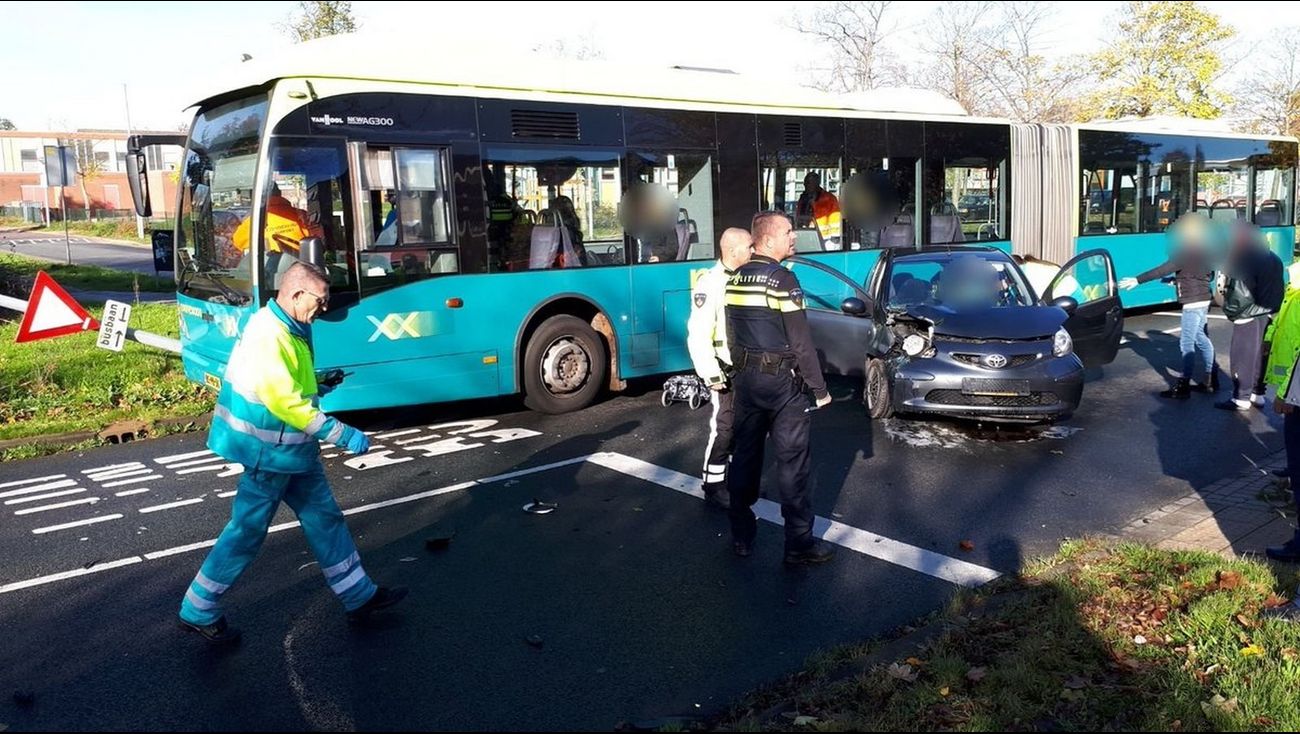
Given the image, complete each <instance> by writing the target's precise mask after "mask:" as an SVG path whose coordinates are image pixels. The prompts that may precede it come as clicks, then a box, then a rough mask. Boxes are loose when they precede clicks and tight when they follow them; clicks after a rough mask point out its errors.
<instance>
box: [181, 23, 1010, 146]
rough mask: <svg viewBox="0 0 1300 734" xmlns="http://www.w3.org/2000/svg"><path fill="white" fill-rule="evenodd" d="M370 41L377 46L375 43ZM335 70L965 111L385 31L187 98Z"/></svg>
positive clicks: (462, 90)
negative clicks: (491, 49) (491, 50)
mask: <svg viewBox="0 0 1300 734" xmlns="http://www.w3.org/2000/svg"><path fill="white" fill-rule="evenodd" d="M377 50H378V52H377ZM292 78H308V79H311V78H335V79H354V80H372V81H382V82H392V83H414V84H434V85H438V86H442V87H448V88H450V89H449V93H452V94H466V92H467V91H469V90H475V91H474V92H473V93H476V94H480V95H483V96H490V92H491V91H492V90H497V91H509V92H511V93H512V94H518V93H520V92H533V93H540V94H547V95H553V94H565V95H573V96H574V97H593V98H621V99H625V100H627V101H628V102H630V103H635V100H645V101H649V100H653V101H659V102H668V101H671V102H677V103H681V104H682V106H683V107H688V108H689V107H691V106H693V105H712V106H719V105H720V106H736V107H761V108H772V109H773V110H777V111H786V112H800V111H802V112H814V113H816V112H820V113H822V114H827V113H833V112H844V111H857V112H870V113H878V114H884V115H887V116H892V117H900V118H904V119H915V118H918V117H920V118H929V119H934V118H938V119H961V120H964V121H972V122H974V121H983V122H998V123H1003V124H1007V123H1008V121H1007V120H1001V119H988V118H985V119H979V120H977V119H976V118H971V117H970V116H969V115H968V114H967V112H966V110H965V109H963V108H962V107H961V105H959V104H957V103H956V102H954V101H952V100H949V99H946V98H945V97H943V96H942V95H940V94H937V93H935V92H931V91H928V90H875V91H873V92H871V93H859V94H855V95H836V94H831V93H827V92H821V91H818V90H815V89H809V88H805V87H797V86H791V85H786V84H781V83H773V82H772V81H771V80H768V79H765V78H762V77H757V76H746V75H742V74H736V73H734V72H730V71H727V70H720V69H702V68H696V67H686V66H676V67H654V66H628V65H623V64H614V63H610V62H605V61H568V60H556V59H548V58H545V57H542V56H539V55H535V54H530V55H522V56H519V55H516V56H509V55H506V54H502V53H495V54H487V53H485V52H484V50H483V49H481V48H477V47H469V46H462V47H460V48H459V49H457V48H456V47H454V46H451V47H449V46H448V45H447V44H445V43H443V42H442V41H440V42H438V43H429V41H428V39H427V38H425V39H421V40H420V41H419V42H410V43H407V42H404V41H403V40H402V37H401V36H400V35H396V36H395V35H394V34H393V33H383V34H376V33H353V34H346V35H340V36H332V37H329V38H321V39H317V40H314V41H307V42H304V43H300V44H295V45H293V46H289V47H286V48H284V49H281V50H277V51H272V52H269V53H265V54H261V55H258V56H256V57H253V58H251V59H249V60H246V61H244V62H242V63H237V64H235V65H234V66H233V67H232V68H230V69H229V70H228V73H227V74H224V75H223V74H221V73H220V71H218V73H217V74H214V75H213V78H212V80H211V83H212V84H213V85H214V86H213V87H212V88H209V89H208V90H207V91H206V93H205V94H204V95H203V96H202V97H200V98H199V100H198V101H197V102H196V103H195V104H198V105H201V104H202V103H203V102H205V101H207V100H209V99H213V98H216V97H220V96H225V95H226V94H227V93H229V92H232V91H235V90H239V89H247V88H252V87H259V86H262V85H264V84H268V83H270V82H273V81H275V80H278V79H292Z"/></svg>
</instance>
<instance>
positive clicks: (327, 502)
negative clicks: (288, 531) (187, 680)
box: [181, 462, 376, 625]
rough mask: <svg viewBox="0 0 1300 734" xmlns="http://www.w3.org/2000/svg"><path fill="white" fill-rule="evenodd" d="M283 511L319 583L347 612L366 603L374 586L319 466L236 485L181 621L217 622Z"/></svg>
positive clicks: (256, 476) (247, 475)
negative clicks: (321, 578) (288, 512)
mask: <svg viewBox="0 0 1300 734" xmlns="http://www.w3.org/2000/svg"><path fill="white" fill-rule="evenodd" d="M281 501H283V502H284V503H285V504H287V505H289V507H290V509H292V510H293V511H294V514H296V515H297V516H298V521H299V522H300V523H301V524H302V532H303V535H305V536H307V544H308V545H309V546H310V547H311V550H312V554H313V555H315V556H316V560H317V561H318V562H319V563H320V568H321V573H323V574H324V575H325V582H326V583H327V584H329V586H330V589H331V590H333V591H334V594H335V595H336V596H338V598H339V601H341V602H343V607H344V608H345V609H346V610H347V611H349V612H350V611H352V610H354V609H356V608H357V607H360V606H362V605H363V604H365V603H366V602H368V601H370V597H372V596H374V595H375V591H376V586H375V584H374V582H373V581H371V580H370V577H369V576H367V575H366V572H365V569H363V568H362V567H361V557H360V555H359V554H358V553H357V548H356V545H355V544H354V543H353V542H352V534H351V533H350V532H348V526H347V523H346V522H345V521H344V519H343V512H342V510H340V509H339V506H338V502H336V501H335V499H334V494H333V492H331V491H330V485H329V482H328V481H327V480H326V479H325V468H324V467H323V466H321V464H320V463H319V462H317V463H316V466H315V467H314V468H313V469H312V470H311V471H309V472H306V473H303V474H277V473H272V472H265V471H257V470H248V471H245V472H244V475H243V476H242V477H240V479H239V487H238V491H237V492H236V494H235V501H234V505H233V509H232V511H231V517H230V522H229V524H227V525H226V528H225V529H224V530H222V531H221V536H220V537H218V538H217V544H216V546H215V547H213V549H212V552H211V553H209V554H208V557H207V559H206V560H205V561H204V562H203V566H202V568H200V569H199V573H198V575H197V576H195V577H194V581H193V582H191V583H190V587H189V589H188V590H187V591H186V592H185V599H184V601H183V602H181V619H183V620H185V621H186V622H189V623H191V624H197V625H207V624H212V623H214V622H216V621H217V619H219V618H220V617H221V597H222V595H223V594H225V592H226V590H228V589H229V588H230V587H231V586H232V585H233V584H234V583H235V581H236V580H237V579H238V578H239V576H240V574H242V573H243V572H244V569H245V568H247V567H248V565H249V564H250V563H252V562H253V559H254V558H256V557H257V553H258V551H259V550H261V548H262V541H263V540H265V539H266V533H267V530H268V529H269V528H270V526H271V519H272V518H274V517H275V511H276V510H277V509H279V507H280V502H281Z"/></svg>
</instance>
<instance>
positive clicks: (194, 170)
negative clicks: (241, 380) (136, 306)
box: [176, 94, 267, 305]
mask: <svg viewBox="0 0 1300 734" xmlns="http://www.w3.org/2000/svg"><path fill="white" fill-rule="evenodd" d="M266 108H267V96H266V95H264V94H262V95H257V96H255V97H250V98H247V99H242V100H238V101H235V102H228V103H226V104H223V105H220V106H218V107H213V108H211V109H208V110H205V111H203V112H201V113H199V115H198V117H197V118H196V119H195V122H194V129H193V131H192V132H191V133H190V141H189V145H188V146H187V148H186V151H185V160H184V163H183V164H182V166H181V173H180V175H181V181H180V188H181V204H180V222H179V224H180V226H179V227H178V228H177V247H176V250H177V258H178V262H177V268H176V278H177V283H178V290H179V291H180V292H181V293H183V294H185V295H189V296H193V297H195V298H203V299H205V300H224V301H225V302H227V303H230V304H232V305H241V304H243V303H245V302H247V301H248V300H249V299H251V297H252V268H251V259H250V258H249V257H248V254H249V253H248V250H249V242H250V239H251V238H250V237H248V232H247V230H248V228H249V223H248V220H249V218H250V217H251V216H252V211H253V178H254V174H255V173H256V170H257V154H258V145H259V141H260V140H261V134H262V127H263V124H264V123H265V120H266ZM241 224H242V225H243V227H242V229H243V230H244V232H243V235H242V236H240V232H239V230H240V229H241Z"/></svg>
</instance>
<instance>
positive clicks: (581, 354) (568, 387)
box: [524, 316, 609, 413]
mask: <svg viewBox="0 0 1300 734" xmlns="http://www.w3.org/2000/svg"><path fill="white" fill-rule="evenodd" d="M608 366H609V358H608V357H607V356H606V354H605V345H604V343H603V342H601V340H600V337H599V336H598V335H597V334H596V332H595V330H593V329H592V328H591V326H590V325H589V324H587V322H585V321H583V320H582V319H580V318H577V317H576V316H552V317H551V318H549V319H547V320H545V321H543V322H542V325H541V326H539V327H537V331H535V332H533V335H532V338H530V339H529V340H528V346H527V347H526V348H525V349H524V404H525V405H527V406H528V407H529V408H532V409H533V410H536V411H538V412H541V413H568V412H569V411H573V410H579V409H581V408H585V407H587V406H588V405H591V403H592V401H594V400H595V399H596V395H597V394H599V393H600V386H601V385H603V384H605V377H606V372H607V370H608Z"/></svg>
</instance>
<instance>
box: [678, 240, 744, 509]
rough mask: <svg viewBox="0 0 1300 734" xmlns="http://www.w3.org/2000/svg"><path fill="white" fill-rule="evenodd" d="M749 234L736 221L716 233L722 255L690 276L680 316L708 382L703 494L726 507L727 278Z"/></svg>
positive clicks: (700, 371) (728, 438)
mask: <svg viewBox="0 0 1300 734" xmlns="http://www.w3.org/2000/svg"><path fill="white" fill-rule="evenodd" d="M752 242H753V239H752V238H751V237H750V236H749V233H748V232H746V231H745V230H743V229H741V228H739V227H732V228H730V229H728V230H727V231H725V232H723V233H722V240H721V243H720V245H721V250H722V257H721V258H720V259H719V260H718V262H717V263H715V264H714V266H713V267H711V268H709V269H708V270H707V271H705V272H704V274H702V275H701V276H700V278H699V280H696V281H695V287H694V288H692V289H691V316H690V318H689V319H687V321H686V347H687V349H688V350H689V351H690V353H691V362H692V363H693V364H694V366H695V374H697V375H699V376H700V379H702V380H704V382H705V383H706V384H707V385H708V386H709V391H710V398H709V401H710V403H711V404H712V408H713V410H712V412H711V413H710V415H709V441H708V443H707V444H705V447H704V500H705V501H706V502H708V503H709V504H711V505H713V506H715V507H719V508H721V509H724V510H725V509H727V508H728V506H729V505H730V501H729V498H728V496H727V461H728V460H729V459H730V458H731V444H732V430H731V424H732V416H733V413H732V402H733V401H732V397H733V396H734V395H735V393H734V392H732V390H731V389H730V386H729V384H728V383H729V381H730V377H731V375H730V373H731V353H730V352H729V351H728V349H727V312H726V301H725V297H726V289H727V280H728V279H729V278H730V277H731V276H732V274H734V273H735V272H736V270H737V269H739V268H740V266H742V265H744V264H745V263H747V262H749V248H750V245H751V244H752Z"/></svg>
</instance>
